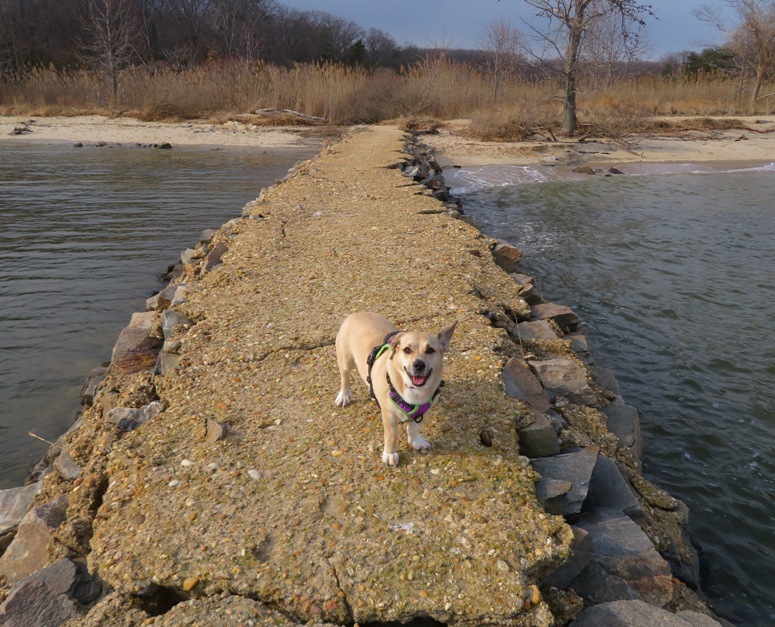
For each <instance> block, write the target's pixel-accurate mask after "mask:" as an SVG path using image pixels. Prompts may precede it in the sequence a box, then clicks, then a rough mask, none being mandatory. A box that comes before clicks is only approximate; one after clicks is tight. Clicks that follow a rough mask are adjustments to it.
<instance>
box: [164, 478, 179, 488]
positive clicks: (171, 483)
mask: <svg viewBox="0 0 775 627" xmlns="http://www.w3.org/2000/svg"><path fill="white" fill-rule="evenodd" d="M167 485H168V486H169V487H171V488H177V487H178V486H179V485H180V481H178V480H177V479H173V480H172V481H170V482H169V483H168V484H167Z"/></svg>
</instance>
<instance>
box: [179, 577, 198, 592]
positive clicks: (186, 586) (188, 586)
mask: <svg viewBox="0 0 775 627" xmlns="http://www.w3.org/2000/svg"><path fill="white" fill-rule="evenodd" d="M198 583H199V577H187V578H186V579H185V580H184V581H183V590H185V591H186V592H191V591H192V590H193V589H194V588H196V584H198Z"/></svg>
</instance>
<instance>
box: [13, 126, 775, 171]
mask: <svg viewBox="0 0 775 627" xmlns="http://www.w3.org/2000/svg"><path fill="white" fill-rule="evenodd" d="M734 119H735V121H736V123H737V126H738V127H739V128H735V129H732V130H698V131H681V132H676V131H673V132H670V133H667V132H666V133H664V134H633V135H628V136H625V137H622V138H621V140H612V139H605V140H599V141H593V140H586V141H581V142H580V141H578V139H570V140H568V139H558V141H526V142H482V141H478V140H475V139H472V138H470V137H468V136H467V134H466V130H467V127H468V121H467V120H452V121H449V122H447V123H445V124H444V126H443V127H442V128H441V129H440V131H439V133H438V134H437V135H428V136H425V137H424V138H423V141H425V142H426V143H428V144H430V145H431V146H433V147H434V148H436V150H437V152H438V156H439V161H440V163H441V164H442V165H447V166H449V165H459V166H479V165H491V164H492V165H498V164H506V165H557V166H571V167H578V166H581V165H589V166H591V167H605V168H608V167H619V166H622V165H624V164H627V165H628V167H629V170H630V171H631V170H632V169H633V168H634V167H636V166H637V165H638V164H654V163H672V164H676V163H695V164H708V165H709V167H712V164H717V165H721V164H724V165H726V164H729V163H731V162H746V163H749V164H751V165H766V164H768V163H771V162H773V161H775V116H759V117H735V118H734ZM28 122H30V118H24V117H22V116H0V142H2V141H17V142H18V141H24V142H82V143H84V144H87V143H92V144H93V143H98V142H106V143H109V144H125V145H134V144H152V143H156V144H158V143H162V142H169V143H170V144H171V145H172V146H173V147H175V146H197V145H204V146H220V147H263V148H280V147H295V146H308V145H315V144H316V143H321V140H322V139H323V138H324V137H325V136H326V135H327V134H330V128H321V127H292V126H283V127H272V126H257V125H254V124H250V123H240V122H237V121H229V122H225V123H213V122H206V121H188V122H181V123H163V122H143V121H140V120H136V119H133V118H127V117H119V118H108V117H105V116H99V115H87V116H75V117H36V118H32V122H31V123H29V126H28V128H29V129H30V131H31V132H28V133H23V134H21V135H14V134H13V130H14V128H20V127H23V126H24V124H25V123H28Z"/></svg>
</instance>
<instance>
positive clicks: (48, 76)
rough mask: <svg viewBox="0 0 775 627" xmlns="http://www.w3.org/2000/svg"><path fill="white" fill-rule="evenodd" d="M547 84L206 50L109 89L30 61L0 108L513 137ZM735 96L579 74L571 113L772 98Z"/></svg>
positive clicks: (554, 115)
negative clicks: (299, 121)
mask: <svg viewBox="0 0 775 627" xmlns="http://www.w3.org/2000/svg"><path fill="white" fill-rule="evenodd" d="M770 87H771V86H770ZM773 91H775V90H773V89H772V88H766V87H765V89H764V90H763V92H764V93H772V92H773ZM558 96H559V92H558V91H557V88H556V86H555V85H554V84H553V83H550V82H546V81H545V82H541V81H527V80H524V79H522V78H518V77H515V78H513V79H511V80H510V81H506V82H505V84H504V85H503V86H502V87H501V89H500V92H499V98H498V101H497V102H496V101H494V100H493V89H492V86H491V84H490V81H489V78H488V76H486V75H484V74H482V73H481V72H480V71H479V70H477V69H476V68H474V67H471V66H469V65H466V64H460V63H454V62H452V61H450V60H449V59H448V58H446V57H445V56H444V55H443V54H439V55H435V56H432V55H429V56H428V57H426V58H425V59H424V60H422V61H421V62H419V63H417V64H415V65H414V66H412V67H410V68H407V69H405V70H403V71H402V72H400V73H395V72H392V71H390V70H386V69H381V70H376V71H368V70H366V69H363V68H348V67H343V66H337V65H325V64H312V65H295V66H292V67H288V68H281V67H275V66H268V65H263V64H260V63H236V62H235V63H217V62H213V63H210V64H207V65H204V66H201V67H199V68H196V69H191V70H186V71H183V72H173V71H171V70H169V69H166V68H134V69H131V70H127V71H125V72H123V73H122V74H121V76H120V79H119V93H118V98H117V100H116V101H113V100H112V98H111V94H110V90H109V89H108V87H107V83H106V82H105V81H104V80H101V79H100V77H98V76H97V75H95V74H94V73H89V72H85V71H65V72H60V71H55V70H54V69H38V70H35V71H33V72H30V73H29V74H28V75H27V77H26V78H25V80H24V81H23V82H21V83H18V84H2V83H0V112H2V113H5V114H23V115H76V114H84V113H101V114H109V115H122V114H124V115H134V116H137V117H141V118H144V119H148V120H151V119H153V120H181V119H193V118H203V117H206V118H223V117H225V116H238V115H244V114H250V113H252V112H254V111H255V110H256V109H265V108H274V109H293V110H296V111H300V112H303V113H306V114H309V115H314V116H319V117H322V118H325V119H326V120H327V121H328V123H330V124H334V125H339V124H353V123H359V122H368V123H374V122H379V121H382V120H390V119H397V118H406V117H411V116H423V117H433V118H437V119H454V118H471V119H472V130H473V132H474V133H475V134H477V135H478V136H480V137H482V138H487V139H502V140H513V139H521V138H523V137H525V136H528V135H530V134H533V133H535V132H536V131H540V130H541V129H548V130H549V132H551V129H552V128H555V129H556V128H557V127H558V125H559V120H560V113H561V104H560V100H559V98H558ZM741 102H742V103H747V98H745V97H743V98H741V94H740V93H739V87H738V84H737V83H736V82H735V81H731V80H724V79H721V78H715V77H704V78H699V79H689V78H678V79H676V78H664V77H660V76H644V77H639V78H627V79H623V80H621V81H619V82H617V83H616V84H615V85H614V86H613V87H611V88H609V89H589V90H587V89H586V88H585V86H584V85H583V84H582V86H581V89H580V92H579V120H580V122H581V123H582V125H584V127H585V128H589V129H594V130H595V132H600V133H607V134H611V135H616V134H620V133H625V132H627V131H628V130H630V131H632V130H640V129H642V128H643V127H646V126H648V124H649V121H648V120H649V119H650V118H652V117H653V116H665V115H686V116H719V115H731V114H739V113H746V114H768V113H772V112H773V110H774V109H775V102H772V99H771V98H770V97H765V98H762V99H760V100H759V101H758V102H757V103H756V106H755V109H753V110H749V109H748V108H747V104H744V105H743V106H744V107H745V108H744V109H743V108H741V104H740V103H741Z"/></svg>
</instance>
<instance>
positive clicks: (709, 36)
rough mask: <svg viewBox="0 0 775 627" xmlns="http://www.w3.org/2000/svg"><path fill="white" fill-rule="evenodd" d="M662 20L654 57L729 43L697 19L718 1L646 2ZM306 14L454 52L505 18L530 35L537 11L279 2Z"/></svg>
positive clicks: (424, 0)
mask: <svg viewBox="0 0 775 627" xmlns="http://www.w3.org/2000/svg"><path fill="white" fill-rule="evenodd" d="M642 2H643V3H644V4H651V6H652V7H653V10H654V14H655V15H656V17H657V18H658V19H654V18H648V20H647V27H646V34H647V37H648V41H649V43H650V46H649V54H648V55H647V57H648V58H650V59H654V60H657V59H659V58H661V57H662V56H664V55H665V54H667V53H669V52H679V51H683V50H697V51H699V50H702V49H703V48H705V47H707V46H711V45H717V44H720V43H723V37H721V36H720V34H719V32H718V30H716V29H715V28H714V27H712V26H710V25H709V24H707V23H705V22H701V21H700V20H698V19H697V18H696V17H694V15H693V13H692V12H693V11H694V10H695V9H696V8H697V7H699V6H702V5H707V4H716V5H717V4H719V2H718V0H716V1H715V2H714V0H642ZM279 3H280V4H282V5H285V6H287V7H291V8H294V9H299V10H302V11H308V10H314V11H326V12H328V13H331V14H333V15H336V16H338V17H342V18H345V19H348V20H352V21H353V22H355V23H357V24H358V25H359V26H361V27H362V28H364V29H366V30H368V29H369V28H380V29H382V30H384V31H385V32H387V33H389V34H390V35H392V36H393V39H395V40H396V43H398V44H399V45H400V46H405V45H408V44H414V45H416V46H419V47H428V46H433V45H437V44H440V43H441V42H442V41H443V42H444V43H445V44H446V47H448V48H472V49H475V48H479V47H481V46H480V42H481V41H482V38H483V35H484V33H485V31H486V29H487V26H488V25H489V24H491V23H492V21H493V20H495V19H497V18H499V17H505V18H506V19H508V20H509V21H510V22H511V24H512V26H514V28H516V29H517V30H519V31H521V32H527V29H526V27H525V26H524V25H523V23H522V22H521V19H522V18H526V19H529V18H530V17H531V11H533V13H534V12H535V10H534V9H532V8H531V7H530V6H528V5H527V4H526V3H525V2H524V1H523V0H501V1H500V2H498V1H497V0H435V1H433V2H431V1H429V0H279Z"/></svg>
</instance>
